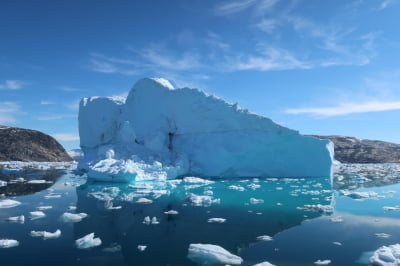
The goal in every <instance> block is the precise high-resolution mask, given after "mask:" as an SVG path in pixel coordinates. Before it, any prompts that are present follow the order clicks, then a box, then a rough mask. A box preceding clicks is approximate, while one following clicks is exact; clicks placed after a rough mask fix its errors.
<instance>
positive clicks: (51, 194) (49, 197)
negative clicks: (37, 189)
mask: <svg viewBox="0 0 400 266" xmlns="http://www.w3.org/2000/svg"><path fill="white" fill-rule="evenodd" d="M44 198H45V199H59V198H61V194H53V193H50V194H47V195H45V196H44Z"/></svg>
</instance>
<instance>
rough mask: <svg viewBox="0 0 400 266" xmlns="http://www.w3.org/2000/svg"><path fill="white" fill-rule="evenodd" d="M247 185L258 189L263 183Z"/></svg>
mask: <svg viewBox="0 0 400 266" xmlns="http://www.w3.org/2000/svg"><path fill="white" fill-rule="evenodd" d="M247 187H248V188H250V189H252V190H256V189H257V188H260V187H261V185H259V184H254V183H252V184H250V185H247Z"/></svg>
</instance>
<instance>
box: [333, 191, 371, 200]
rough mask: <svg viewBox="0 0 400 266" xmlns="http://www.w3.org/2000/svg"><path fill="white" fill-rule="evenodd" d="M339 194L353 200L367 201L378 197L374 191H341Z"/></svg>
mask: <svg viewBox="0 0 400 266" xmlns="http://www.w3.org/2000/svg"><path fill="white" fill-rule="evenodd" d="M340 192H341V193H342V194H343V195H345V196H347V197H350V198H353V199H368V198H376V197H378V193H376V192H374V191H364V192H357V191H348V190H341V191H340Z"/></svg>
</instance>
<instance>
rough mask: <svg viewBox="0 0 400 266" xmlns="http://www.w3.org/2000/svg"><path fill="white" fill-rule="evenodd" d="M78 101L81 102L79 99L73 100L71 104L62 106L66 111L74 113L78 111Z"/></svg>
mask: <svg viewBox="0 0 400 266" xmlns="http://www.w3.org/2000/svg"><path fill="white" fill-rule="evenodd" d="M80 101H81V100H80V99H75V100H73V101H71V102H67V103H65V104H64V106H65V107H67V108H68V109H71V110H74V111H76V110H78V109H79V102H80Z"/></svg>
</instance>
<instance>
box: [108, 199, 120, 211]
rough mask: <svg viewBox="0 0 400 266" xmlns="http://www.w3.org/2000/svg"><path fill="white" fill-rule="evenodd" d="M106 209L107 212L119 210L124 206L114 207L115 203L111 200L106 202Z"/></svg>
mask: <svg viewBox="0 0 400 266" xmlns="http://www.w3.org/2000/svg"><path fill="white" fill-rule="evenodd" d="M104 208H106V209H107V210H119V209H121V208H122V206H114V203H113V202H112V201H111V200H107V201H106V202H104Z"/></svg>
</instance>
